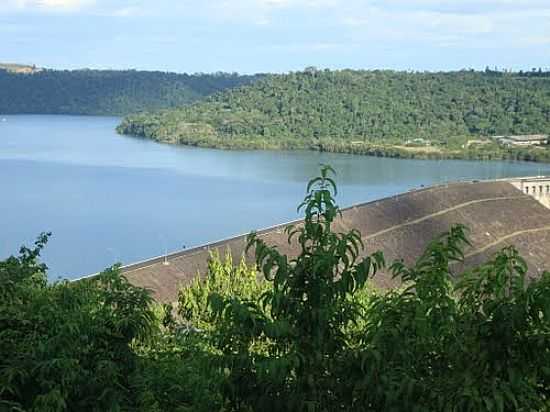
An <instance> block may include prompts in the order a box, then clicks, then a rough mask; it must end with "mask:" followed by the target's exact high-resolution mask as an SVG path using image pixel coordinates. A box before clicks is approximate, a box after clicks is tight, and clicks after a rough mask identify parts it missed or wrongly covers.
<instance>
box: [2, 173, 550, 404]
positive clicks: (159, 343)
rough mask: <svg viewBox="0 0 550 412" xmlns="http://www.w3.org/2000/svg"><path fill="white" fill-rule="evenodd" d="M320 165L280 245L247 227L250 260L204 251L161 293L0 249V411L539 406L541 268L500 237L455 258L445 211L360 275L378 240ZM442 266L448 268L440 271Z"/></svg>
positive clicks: (548, 320) (542, 396)
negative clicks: (344, 228) (401, 256)
mask: <svg viewBox="0 0 550 412" xmlns="http://www.w3.org/2000/svg"><path fill="white" fill-rule="evenodd" d="M329 172H330V169H329V168H327V167H324V168H323V169H322V174H321V176H320V177H319V178H317V179H314V180H313V181H312V182H311V183H310V185H309V186H308V194H307V196H306V198H305V200H304V202H303V203H302V205H301V208H302V210H303V211H304V213H305V221H304V224H303V225H299V226H295V227H291V228H289V229H288V236H289V239H292V241H295V242H298V244H299V245H300V248H301V251H300V253H299V255H298V256H297V257H295V258H289V257H287V256H284V255H281V254H280V253H279V252H278V251H277V250H276V249H274V248H271V247H269V246H268V245H266V244H264V243H263V241H262V240H261V239H259V238H257V237H256V236H255V235H254V234H251V236H250V237H249V248H250V250H252V251H253V252H254V254H255V257H256V264H257V266H256V268H257V269H258V271H259V272H261V274H262V276H260V277H259V276H258V274H257V271H256V268H251V267H247V266H246V265H245V264H244V263H241V264H240V265H238V266H236V267H233V266H232V263H231V258H230V257H227V258H226V259H225V260H223V259H220V258H219V257H218V256H213V257H212V260H211V262H210V264H209V270H208V273H207V274H206V275H205V278H204V280H203V281H200V280H197V281H195V282H194V283H193V284H191V285H189V286H187V287H185V288H183V289H182V290H181V291H180V295H179V302H178V306H177V308H173V307H172V306H171V305H165V306H158V305H155V304H154V303H153V302H152V301H151V299H150V297H149V295H148V293H147V292H146V291H144V290H142V289H139V288H136V287H134V286H131V285H130V284H129V283H128V282H127V281H126V280H125V279H124V277H123V276H121V275H120V273H119V271H118V269H117V267H114V268H111V269H109V270H107V271H106V272H104V273H102V274H101V275H100V276H99V277H97V278H95V279H89V280H87V281H80V282H76V283H68V282H61V283H55V284H48V283H47V282H46V275H45V270H46V268H45V267H44V266H43V265H41V264H39V263H38V257H39V253H40V250H41V248H42V247H43V246H44V242H45V237H42V238H41V239H39V240H38V242H37V244H36V247H35V248H34V249H26V248H23V249H22V250H21V254H20V256H19V257H11V258H9V259H7V260H5V261H3V262H0V410H10V411H76V410H78V411H119V410H125V411H153V412H156V411H174V412H176V411H368V410H373V411H481V410H487V411H525V412H527V411H544V410H548V408H549V407H550V273H548V272H545V273H543V274H541V275H540V276H539V277H538V278H537V279H535V280H532V281H530V282H528V281H527V278H526V271H527V268H526V266H525V263H524V261H523V259H522V258H521V257H520V256H518V254H517V252H516V250H515V249H514V248H513V247H507V248H505V249H503V250H501V251H500V252H499V253H497V254H496V255H495V256H494V257H493V258H492V259H491V260H489V261H488V262H485V263H484V264H482V265H481V266H479V267H477V268H474V269H472V270H470V271H468V272H466V273H462V274H460V275H457V274H456V273H454V269H453V264H454V263H455V262H457V261H460V260H461V259H462V258H463V250H464V247H466V246H467V244H468V242H467V237H466V231H465V228H463V227H461V226H456V227H453V229H452V230H451V231H450V232H449V233H446V234H443V235H442V236H441V237H439V238H437V239H435V240H434V241H433V242H431V243H430V245H429V246H428V247H427V249H426V251H425V253H424V254H423V255H422V256H421V257H420V258H419V259H418V260H417V262H416V263H415V264H414V265H412V266H411V267H407V266H405V265H404V264H403V263H401V262H399V261H398V262H395V263H393V264H392V265H390V266H389V268H388V269H389V270H391V271H392V272H393V273H394V275H395V276H397V277H399V278H400V279H401V280H402V281H403V282H404V284H403V287H402V288H401V289H399V290H393V291H389V292H380V291H375V290H372V289H371V288H370V287H369V285H368V281H369V279H370V278H372V277H373V276H376V273H377V272H378V271H379V270H380V269H381V268H383V267H385V262H384V259H383V256H382V255H381V254H380V253H374V254H372V255H369V256H367V257H366V258H358V253H359V251H360V249H361V248H362V244H361V240H360V239H361V238H360V234H359V233H358V232H357V231H354V230H352V231H350V232H348V233H335V232H333V230H332V223H333V221H334V219H336V218H337V217H338V215H339V209H338V207H337V206H336V204H335V203H334V197H333V196H334V194H335V190H336V187H335V185H334V182H333V181H332V180H331V178H330V175H329ZM457 276H458V279H459V280H458V281H456V279H457Z"/></svg>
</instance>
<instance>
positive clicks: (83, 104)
mask: <svg viewBox="0 0 550 412" xmlns="http://www.w3.org/2000/svg"><path fill="white" fill-rule="evenodd" d="M260 77H261V75H255V76H240V75H238V74H234V73H233V74H230V73H215V74H193V75H187V74H176V73H164V72H145V71H135V70H126V71H113V70H72V71H69V70H41V71H37V72H35V73H32V74H22V73H13V72H12V71H10V70H2V68H1V67H0V91H1V92H0V113H3V114H18V113H33V114H85V115H126V114H129V113H135V112H140V111H143V110H160V109H165V108H173V107H180V106H183V105H186V104H189V103H192V102H195V101H197V100H199V99H202V98H204V97H205V96H208V95H211V94H213V93H216V92H218V91H220V90H224V89H227V88H232V87H237V86H241V85H243V84H247V83H250V82H252V81H254V80H256V79H258V78H260Z"/></svg>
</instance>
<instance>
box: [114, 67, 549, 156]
mask: <svg viewBox="0 0 550 412" xmlns="http://www.w3.org/2000/svg"><path fill="white" fill-rule="evenodd" d="M118 131H119V132H120V133H124V134H131V135H137V136H144V137H148V138H151V139H155V140H158V141H163V142H170V143H181V144H187V145H197V146H206V147H220V148H250V149H313V150H326V151H336V152H348V153H363V154H374V155H383V156H393V157H435V158H437V157H451V158H452V157H456V158H464V157H466V158H522V159H528V160H545V159H550V153H549V152H548V151H547V150H542V149H540V148H538V149H535V148H531V149H521V150H520V149H507V148H503V147H499V146H498V145H497V144H496V143H494V142H492V141H484V142H483V144H482V145H479V144H470V143H469V140H472V139H479V138H484V137H489V136H493V135H507V134H538V133H543V134H544V133H546V134H548V133H550V73H548V72H543V71H531V72H498V71H491V70H486V71H485V72H476V71H468V70H464V71H458V72H441V73H431V72H395V71H379V70H375V71H354V70H341V71H330V70H317V69H315V68H308V69H306V70H305V71H302V72H296V73H289V74H282V75H269V76H266V77H265V78H263V79H261V80H259V81H258V82H255V83H253V84H251V85H247V86H243V87H240V88H236V89H232V90H226V91H224V92H221V93H217V94H215V95H213V96H211V97H209V98H207V99H206V101H201V102H197V103H195V104H192V105H190V106H187V107H182V108H179V109H175V110H164V111H159V112H151V113H142V114H136V115H130V116H128V117H126V118H125V119H124V120H123V122H122V123H121V125H120V126H119V127H118ZM415 139H416V140H415Z"/></svg>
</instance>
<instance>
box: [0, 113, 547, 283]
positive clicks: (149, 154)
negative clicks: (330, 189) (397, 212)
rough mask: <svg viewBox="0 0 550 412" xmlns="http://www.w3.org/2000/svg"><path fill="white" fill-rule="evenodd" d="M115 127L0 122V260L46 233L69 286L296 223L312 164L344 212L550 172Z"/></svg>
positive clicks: (56, 267) (50, 257) (53, 275)
mask: <svg viewBox="0 0 550 412" xmlns="http://www.w3.org/2000/svg"><path fill="white" fill-rule="evenodd" d="M3 119H5V121H3ZM118 120H119V119H117V118H110V117H84V116H44V115H36V116H34V115H18V116H2V115H0V188H1V191H2V195H1V196H2V198H1V199H2V201H1V202H0V258H4V257H7V256H9V255H10V254H15V253H17V251H18V249H19V247H20V246H21V245H23V244H26V245H30V244H32V242H33V241H34V239H35V238H36V236H37V235H38V234H39V233H40V232H44V231H51V232H52V233H53V235H52V237H51V239H50V241H49V243H48V246H47V247H46V250H45V252H44V254H43V258H44V261H45V262H46V264H47V265H48V266H49V268H50V272H49V273H50V274H49V277H50V279H57V278H59V277H63V278H76V277H79V276H82V275H85V274H90V273H95V272H97V271H100V270H102V269H104V268H105V267H107V266H110V265H111V264H112V263H114V262H122V263H131V262H134V261H138V260H143V259H146V258H149V257H153V256H159V255H162V254H164V253H166V251H174V250H178V249H181V248H184V247H187V248H189V247H193V246H196V245H200V244H204V243H207V242H211V241H215V240H219V239H223V238H227V237H230V236H233V235H237V234H242V233H247V232H249V231H251V230H253V229H259V228H263V227H267V226H271V225H274V224H278V223H282V222H286V221H289V220H293V219H296V218H298V217H299V216H298V214H297V213H296V206H297V205H298V204H299V202H300V201H301V200H302V199H303V197H304V194H305V185H306V183H307V181H308V180H309V179H310V178H311V177H313V176H316V174H317V173H318V170H319V164H320V163H328V164H330V165H332V166H333V167H334V168H335V169H336V171H337V173H338V175H337V182H338V184H339V194H338V197H337V199H338V202H339V204H340V205H341V206H349V205H352V204H354V203H360V202H366V201H369V200H374V199H378V198H383V197H386V196H390V195H393V194H396V193H400V192H404V191H407V190H409V189H413V188H418V187H420V186H421V185H425V186H428V185H433V184H436V183H441V182H445V181H456V180H460V179H490V178H500V177H507V176H529V175H537V174H541V173H542V174H550V166H549V165H542V164H535V163H521V162H481V161H430V160H397V159H384V158H373V157H366V156H355V155H342V154H328V153H316V152H263V151H221V150H210V149H197V148H187V147H177V146H172V145H166V144H159V143H155V142H152V141H149V140H144V139H138V138H131V137H124V136H119V135H117V134H116V133H115V131H114V128H115V126H116V125H117V123H118Z"/></svg>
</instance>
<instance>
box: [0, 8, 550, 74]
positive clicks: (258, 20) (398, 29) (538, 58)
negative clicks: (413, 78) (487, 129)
mask: <svg viewBox="0 0 550 412" xmlns="http://www.w3.org/2000/svg"><path fill="white" fill-rule="evenodd" d="M0 62H12V63H26V64H36V65H37V66H40V67H48V68H67V69H73V68H101V69H143V70H162V71H175V72H187V73H196V72H216V71H227V72H240V73H257V72H287V71H296V70H301V69H303V68H305V67H308V66H315V67H318V68H331V69H342V68H356V69H395V70H430V71H438V70H459V69H468V68H474V69H484V68H485V67H487V66H490V67H491V68H494V67H498V68H500V69H514V70H519V69H523V70H526V69H527V70H529V69H531V68H533V67H536V68H538V67H542V68H550V0H438V1H437V0H0Z"/></svg>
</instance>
